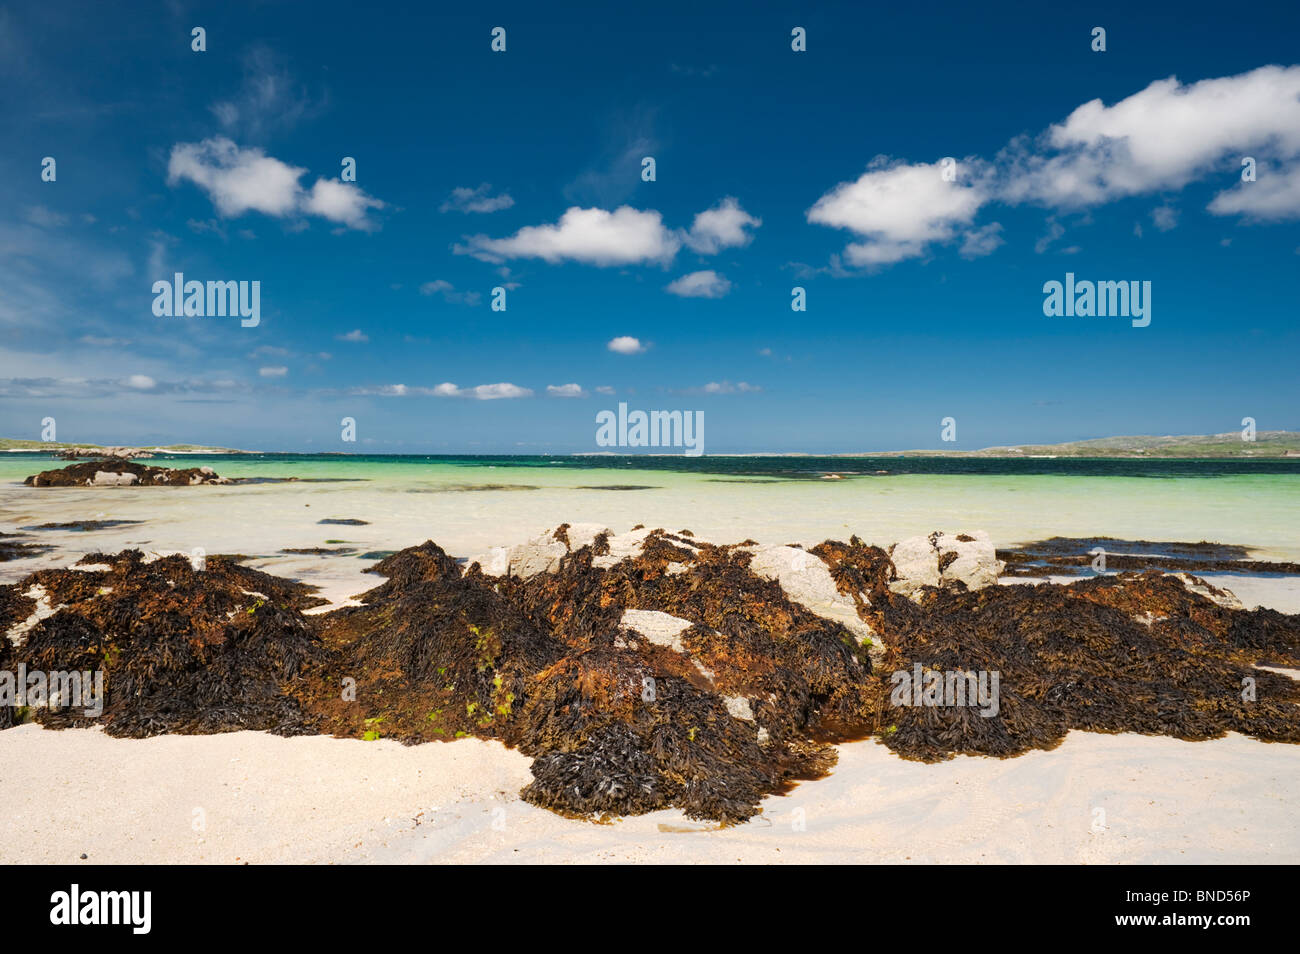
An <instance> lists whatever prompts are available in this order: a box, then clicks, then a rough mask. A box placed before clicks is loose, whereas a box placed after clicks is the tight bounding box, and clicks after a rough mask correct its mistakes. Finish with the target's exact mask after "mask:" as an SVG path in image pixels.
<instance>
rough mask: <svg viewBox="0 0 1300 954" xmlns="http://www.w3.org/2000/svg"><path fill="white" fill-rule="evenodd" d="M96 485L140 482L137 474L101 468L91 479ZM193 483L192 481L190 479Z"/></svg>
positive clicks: (119, 484)
mask: <svg viewBox="0 0 1300 954" xmlns="http://www.w3.org/2000/svg"><path fill="white" fill-rule="evenodd" d="M91 482H92V483H93V484H95V486H97V487H101V486H102V487H129V486H130V485H131V484H138V483H139V482H140V475H139V474H118V473H114V472H113V471H111V470H101V471H97V472H96V473H95V476H94V478H93V479H92V481H91ZM190 483H194V481H192V480H191V481H190Z"/></svg>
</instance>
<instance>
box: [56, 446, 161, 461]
mask: <svg viewBox="0 0 1300 954" xmlns="http://www.w3.org/2000/svg"><path fill="white" fill-rule="evenodd" d="M58 456H59V457H62V458H63V459H64V460H78V459H80V458H82V457H115V458H117V459H119V460H130V459H132V458H134V457H152V456H153V454H151V453H150V452H149V451H147V450H144V449H143V448H140V447H65V448H64V449H63V450H61V451H58Z"/></svg>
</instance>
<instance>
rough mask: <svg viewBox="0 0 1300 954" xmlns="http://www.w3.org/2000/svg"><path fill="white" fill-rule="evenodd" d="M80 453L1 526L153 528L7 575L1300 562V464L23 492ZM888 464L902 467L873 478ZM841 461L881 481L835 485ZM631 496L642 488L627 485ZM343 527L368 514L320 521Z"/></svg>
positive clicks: (703, 471)
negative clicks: (86, 558)
mask: <svg viewBox="0 0 1300 954" xmlns="http://www.w3.org/2000/svg"><path fill="white" fill-rule="evenodd" d="M64 463H66V462H63V461H58V460H56V459H54V458H52V457H49V456H46V455H39V456H38V455H27V454H22V455H19V454H10V455H3V456H0V531H4V532H12V531H14V530H15V529H16V528H18V527H22V526H29V525H35V524H42V523H64V522H70V521H74V520H86V519H94V520H141V521H144V522H143V523H140V524H134V525H124V526H118V527H113V528H107V529H103V530H95V531H90V532H80V533H73V532H68V531H39V532H34V533H33V534H32V540H33V541H40V542H50V543H54V544H55V545H56V546H57V547H59V548H60V549H59V551H57V552H56V553H54V554H47V555H46V556H44V557H38V558H35V559H25V560H14V561H10V562H8V563H0V580H4V581H10V580H13V579H17V578H19V577H21V576H23V575H25V574H26V573H29V572H31V570H32V569H35V568H36V567H37V566H44V565H54V564H63V563H66V562H68V561H69V559H74V558H76V557H77V556H78V555H80V554H84V553H87V552H93V551H94V550H102V551H112V550H116V549H120V548H122V547H124V546H139V547H141V548H143V549H145V550H184V551H189V550H192V549H194V548H196V547H201V548H203V549H204V550H205V551H206V552H207V553H209V554H212V553H243V554H249V555H256V556H260V557H265V559H261V560H258V561H256V562H254V563H253V564H252V565H254V566H258V567H259V568H263V569H267V570H270V571H272V572H277V573H284V574H288V575H294V576H301V577H303V578H304V579H308V580H310V581H311V582H316V583H320V584H322V585H324V586H325V587H326V589H327V591H329V592H333V593H347V592H356V591H357V589H358V588H365V587H367V586H369V585H373V582H374V578H373V577H362V576H360V570H361V569H363V568H364V567H366V566H369V565H371V562H370V561H364V560H360V559H358V557H357V555H355V554H354V555H336V554H331V555H319V556H318V555H300V554H280V553H279V551H280V550H281V549H283V548H308V547H321V546H331V547H337V546H343V545H344V543H345V544H346V545H347V546H350V547H354V548H355V549H356V551H357V553H358V554H361V553H367V552H370V551H379V550H395V549H400V548H402V547H406V546H410V545H412V544H416V543H419V542H421V541H423V540H426V539H432V540H434V541H435V542H437V543H438V544H440V545H441V546H443V547H444V549H446V550H447V551H448V552H449V553H451V554H452V555H454V556H462V557H463V556H470V555H473V554H477V553H480V552H482V551H484V550H486V549H487V548H488V547H490V546H494V545H499V544H506V543H513V542H518V541H519V540H522V539H525V538H527V537H529V536H532V535H533V534H535V533H537V532H539V531H540V530H542V529H544V528H547V527H553V526H556V525H557V524H560V523H564V522H569V523H579V522H591V523H600V524H604V525H607V526H610V527H612V528H613V529H615V530H618V531H622V530H627V529H629V528H631V527H632V526H633V525H635V524H638V523H640V524H645V525H646V526H649V527H664V528H666V529H670V530H680V529H690V530H692V531H694V532H695V533H696V534H697V535H699V536H701V537H703V538H705V539H711V540H717V541H722V542H734V541H739V540H743V539H745V538H746V537H752V538H753V539H755V540H758V541H759V542H762V543H794V542H799V543H816V542H819V541H821V540H823V539H826V538H828V537H829V538H839V539H846V538H847V537H848V536H850V535H851V534H857V535H858V536H860V537H862V538H863V539H865V540H867V541H869V542H873V543H879V544H889V543H892V542H894V541H896V540H899V539H901V538H903V537H907V536H911V535H914V534H918V533H927V532H929V531H931V530H935V529H944V530H952V531H959V530H971V529H980V530H987V531H988V532H989V533H990V535H991V536H992V538H993V541H994V543H995V544H996V545H997V546H999V547H1003V546H1012V545H1015V544H1017V543H1023V542H1028V541H1033V540H1040V539H1043V538H1046V537H1052V536H1063V537H1093V536H1111V537H1117V538H1121V539H1128V540H1164V541H1190V542H1199V541H1203V540H1204V541H1211V542H1217V543H1224V544H1237V545H1244V546H1249V547H1253V548H1255V549H1254V552H1253V553H1252V554H1251V556H1252V557H1253V558H1254V559H1260V560H1288V561H1300V532H1297V531H1300V463H1296V464H1293V463H1291V462H1286V461H1273V462H1266V461H1250V462H1243V461H1208V462H1198V461H1070V460H1010V461H1003V460H993V461H990V460H983V459H980V460H971V459H957V460H945V459H936V458H907V459H899V458H873V459H862V458H703V459H696V460H690V459H686V458H666V457H665V458H592V457H588V458H540V457H534V458H427V457H405V458H391V457H389V458H384V457H347V456H297V455H248V456H243V455H238V456H216V457H199V456H188V455H186V456H183V457H169V456H163V455H160V456H157V457H154V458H152V459H150V460H148V461H145V463H150V464H158V465H162V466H176V467H196V466H204V465H206V466H211V467H213V468H214V469H215V470H216V471H217V472H218V473H220V474H222V475H224V476H229V477H282V478H283V477H292V476H296V477H299V478H303V480H302V481H299V482H286V483H263V484H245V485H233V486H202V487H141V488H102V489H101V488H41V489H36V488H31V487H24V486H22V485H21V481H22V479H23V478H24V477H26V476H27V475H28V474H31V473H36V472H37V471H40V470H47V469H52V468H55V467H59V466H63V464H64ZM836 468H839V469H836ZM878 469H882V470H883V469H888V470H891V471H893V472H892V473H890V474H888V475H875V474H873V473H871V472H873V471H875V470H878ZM828 470H829V471H833V472H835V473H839V474H847V473H849V472H850V471H858V472H866V473H864V474H863V475H862V476H846V477H844V478H843V479H840V480H827V479H821V475H822V474H823V473H825V472H826V471H828ZM899 470H910V471H913V472H910V473H899V472H898V471H899ZM308 481H310V482H308ZM316 481H324V482H316ZM628 487H635V488H639V489H614V488H628ZM592 488H602V489H600V490H595V489H592ZM326 518H331V519H360V520H365V521H368V523H367V524H366V525H364V526H338V525H321V524H320V523H319V522H318V521H320V520H321V519H326ZM327 540H328V541H343V542H344V543H328V544H327V543H326V541H327Z"/></svg>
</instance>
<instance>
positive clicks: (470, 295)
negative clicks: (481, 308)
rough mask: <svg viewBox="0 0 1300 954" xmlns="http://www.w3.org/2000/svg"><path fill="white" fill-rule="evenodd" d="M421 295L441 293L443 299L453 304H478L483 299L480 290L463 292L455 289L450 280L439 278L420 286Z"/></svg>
mask: <svg viewBox="0 0 1300 954" xmlns="http://www.w3.org/2000/svg"><path fill="white" fill-rule="evenodd" d="M420 294H421V295H441V296H442V298H443V300H444V301H446V302H449V303H450V304H453V305H472V306H473V305H478V303H479V302H480V301H482V300H483V295H482V293H481V292H463V291H456V286H455V285H453V284H452V283H451V282H449V281H447V280H445V279H442V278H439V279H436V280H434V281H431V282H425V283H424V284H423V285H421V286H420Z"/></svg>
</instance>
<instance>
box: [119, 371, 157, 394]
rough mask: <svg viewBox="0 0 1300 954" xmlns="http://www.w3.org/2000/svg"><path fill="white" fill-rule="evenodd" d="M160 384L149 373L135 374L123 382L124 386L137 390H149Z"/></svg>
mask: <svg viewBox="0 0 1300 954" xmlns="http://www.w3.org/2000/svg"><path fill="white" fill-rule="evenodd" d="M157 384H158V382H157V381H155V380H154V379H153V378H151V377H149V375H147V374H133V375H131V376H130V377H128V378H126V379H125V380H124V381H123V382H122V386H123V387H128V388H134V389H135V390H137V391H148V390H151V389H152V388H154V387H155V386H156V385H157Z"/></svg>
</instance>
